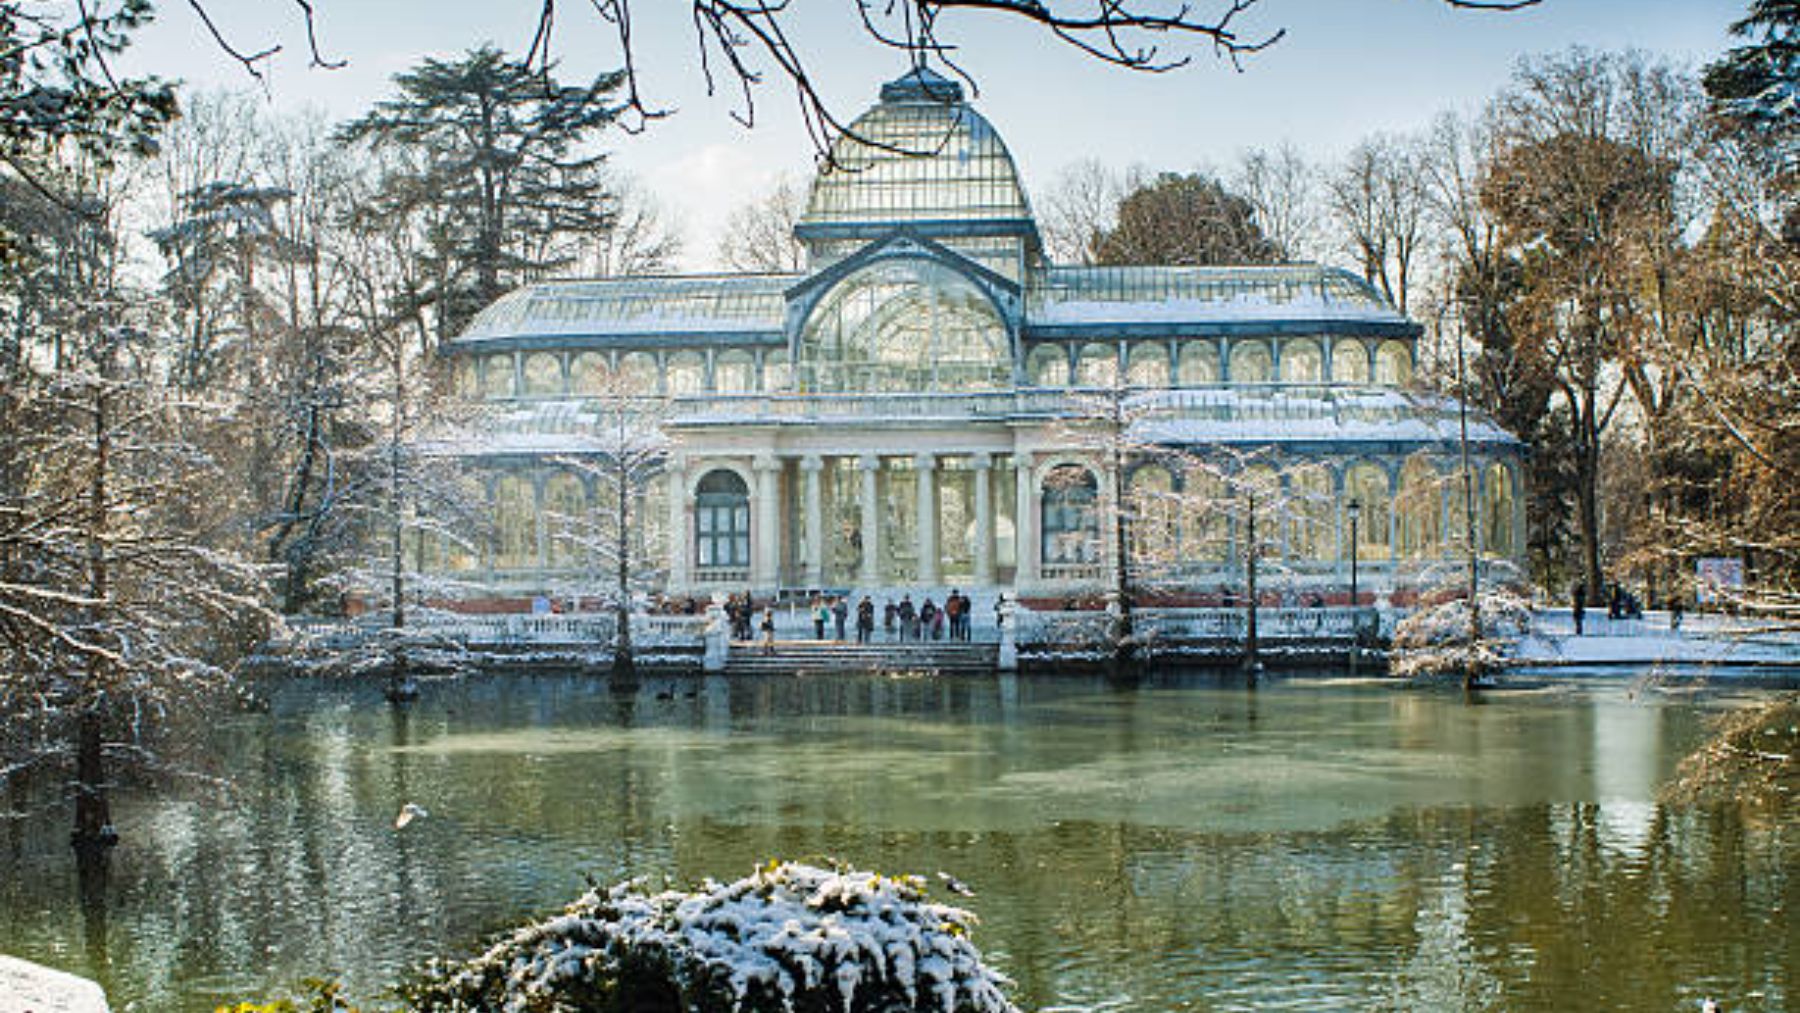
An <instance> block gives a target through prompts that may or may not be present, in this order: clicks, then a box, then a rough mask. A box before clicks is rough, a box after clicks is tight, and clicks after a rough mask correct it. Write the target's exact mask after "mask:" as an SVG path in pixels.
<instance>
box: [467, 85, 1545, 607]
mask: <svg viewBox="0 0 1800 1013" xmlns="http://www.w3.org/2000/svg"><path fill="white" fill-rule="evenodd" d="M853 130H854V132H855V133H856V134H857V135H860V137H862V138H866V139H867V140H869V141H873V142H876V143H875V144H874V145H869V144H865V143H862V142H859V141H856V140H850V139H846V140H844V141H842V142H840V144H839V146H838V148H837V150H836V152H835V157H836V161H837V163H838V164H839V165H840V166H841V167H842V168H839V169H835V170H827V171H825V172H822V173H821V174H820V175H819V177H818V178H817V180H816V181H815V182H814V184H813V188H812V193H811V197H810V201H809V204H808V207H807V211H806V214H805V216H804V218H803V219H802V220H801V221H800V223H799V225H798V226H797V227H796V229H795V232H796V235H797V237H798V238H799V239H800V240H801V242H802V243H804V244H805V246H806V248H807V250H808V252H809V254H810V261H811V263H810V269H809V270H808V271H806V272H805V273H799V274H777V275H709V276H689V277H641V278H609V279H603V280H597V281H566V282H546V283H542V284H536V285H531V286H527V287H526V288H523V289H520V290H518V291H516V292H513V293H511V294H510V295H507V296H506V297H504V298H502V299H501V300H499V301H498V302H496V303H495V304H494V305H493V306H490V307H489V308H488V309H487V310H486V311H484V312H483V313H482V314H481V315H480V316H479V317H478V318H477V319H476V321H475V322H474V324H473V325H472V326H471V327H470V328H469V330H468V331H467V333H465V334H463V335H462V336H461V337H460V338H459V339H457V340H456V341H455V342H453V343H452V344H451V345H450V347H449V352H450V354H451V355H453V356H455V357H456V358H457V359H458V364H459V368H460V369H461V370H462V375H463V380H464V382H465V383H466V384H467V385H468V389H471V390H474V391H478V392H480V394H481V395H482V396H483V397H485V398H487V399H490V400H492V401H494V402H496V403H497V407H498V408H499V409H500V411H499V413H498V420H497V421H496V422H495V424H494V427H495V428H494V432H493V434H492V436H491V439H490V440H488V442H487V446H486V448H485V450H484V452H483V454H482V459H483V461H484V462H485V470H484V472H483V473H484V481H486V482H487V483H488V485H489V488H490V490H491V492H492V494H493V501H494V504H495V510H496V518H497V526H498V529H499V534H498V537H497V539H496V545H495V549H494V551H493V552H492V553H491V555H490V556H489V557H488V558H486V559H484V560H481V561H479V562H476V561H473V560H470V561H466V565H470V566H479V567H480V568H481V569H482V570H483V571H485V573H486V575H487V577H488V579H490V580H492V581H493V582H494V583H495V584H497V585H500V586H505V587H511V588H514V589H518V590H524V589H527V588H529V587H533V586H541V585H547V584H550V583H553V582H554V578H555V576H556V574H557V572H558V571H562V570H567V569H568V568H569V567H571V566H572V565H573V564H574V562H575V560H573V559H571V558H570V553H568V552H567V551H564V550H562V549H560V548H559V544H560V543H559V540H558V539H556V538H555V537H553V536H551V535H550V534H548V533H547V532H546V531H545V530H544V527H545V525H544V523H543V521H542V518H543V517H544V516H545V515H546V514H547V513H549V512H552V511H553V510H571V509H573V510H579V509H581V504H582V503H583V502H584V500H583V497H584V496H591V494H592V492H593V491H594V490H592V489H584V488H583V487H582V486H581V484H580V483H579V482H578V481H576V480H574V479H573V478H572V477H571V476H569V475H566V474H561V475H559V474H558V466H557V464H556V462H555V457H556V455H557V454H558V453H561V452H566V451H567V450H568V446H567V445H566V444H564V443H561V442H559V441H560V440H561V439H562V438H563V437H572V436H578V435H579V433H580V430H581V429H582V427H583V425H584V422H583V420H584V413H583V405H582V399H583V396H584V394H586V395H592V394H593V393H594V392H595V390H596V389H597V385H598V384H599V383H600V379H601V378H602V377H603V376H605V375H607V373H608V372H609V371H617V372H618V373H619V374H621V375H623V376H625V377H628V378H631V380H632V382H633V383H634V384H635V385H636V386H637V387H639V388H641V389H643V390H647V391H648V390H660V391H662V392H665V393H667V394H668V395H671V396H672V397H673V398H674V404H675V407H674V417H673V420H672V421H671V422H670V423H669V426H668V431H669V433H670V436H671V438H672V441H673V446H674V449H673V451H672V452H671V454H670V455H669V457H668V459H667V466H666V469H665V475H664V480H663V481H662V482H661V483H660V484H659V485H658V487H657V488H656V489H655V490H653V493H652V497H651V498H652V499H654V500H656V501H657V502H656V504H655V505H654V506H652V507H650V510H651V511H652V513H653V514H654V516H655V517H656V518H657V519H658V521H659V524H658V525H657V526H658V528H659V537H661V538H664V539H667V538H668V536H669V533H671V532H672V533H673V534H674V537H673V539H672V540H671V541H669V542H668V543H667V544H666V546H665V548H666V551H659V552H657V553H656V554H655V555H654V558H656V559H658V560H659V561H660V560H667V585H668V586H669V587H670V588H671V589H675V590H685V591H699V590H708V589H725V588H730V589H737V588H742V587H746V586H749V587H754V588H756V589H758V590H760V591H768V590H772V589H775V588H778V587H779V588H819V587H835V588H846V587H874V586H894V585H947V584H956V585H962V586H971V585H973V586H978V587H979V586H997V585H1004V586H1016V587H1018V588H1019V589H1020V590H1021V592H1023V593H1027V594H1065V593H1068V592H1072V591H1076V590H1079V589H1085V588H1093V587H1095V586H1098V585H1099V584H1100V583H1102V582H1103V581H1104V579H1105V575H1106V573H1107V572H1108V570H1107V560H1108V557H1109V554H1110V552H1111V551H1112V546H1111V541H1112V540H1111V539H1108V538H1103V537H1101V534H1100V533H1101V531H1102V530H1103V529H1104V528H1105V527H1106V526H1107V525H1105V524H1104V523H1103V521H1102V518H1104V517H1106V516H1109V513H1108V511H1109V509H1110V500H1111V498H1112V490H1113V487H1114V486H1113V483H1112V481H1110V476H1108V475H1106V474H1105V473H1104V472H1103V470H1102V467H1103V465H1104V462H1103V461H1101V460H1098V459H1095V458H1093V457H1092V456H1091V455H1089V454H1084V453H1083V452H1082V451H1081V450H1079V449H1077V448H1075V447H1073V446H1072V445H1071V440H1070V439H1069V436H1068V435H1067V434H1068V428H1067V425H1066V423H1065V422H1063V421H1060V420H1059V416H1066V415H1067V414H1068V411H1069V409H1070V406H1071V405H1072V404H1076V403H1079V401H1080V399H1081V397H1082V396H1081V395H1079V394H1077V393H1072V392H1073V391H1075V390H1076V389H1078V388H1114V387H1116V385H1118V384H1120V383H1121V382H1122V383H1123V384H1124V385H1125V386H1127V387H1128V388H1129V389H1130V390H1131V391H1132V392H1133V394H1132V397H1133V399H1134V401H1133V403H1134V404H1135V405H1138V406H1143V405H1150V406H1152V407H1153V408H1154V410H1153V411H1150V412H1148V413H1147V414H1146V415H1144V417H1142V418H1139V417H1138V416H1136V415H1134V416H1133V419H1134V421H1133V425H1134V427H1135V428H1136V430H1137V434H1138V435H1139V436H1141V437H1143V438H1145V439H1149V440H1154V441H1155V442H1157V443H1160V444H1162V445H1168V446H1185V447H1191V448H1194V449H1195V450H1197V451H1199V452H1200V453H1203V454H1205V453H1210V452H1212V451H1215V450H1218V449H1219V448H1223V447H1259V446H1260V447H1266V448H1269V449H1270V450H1271V456H1272V458H1273V462H1272V464H1270V465H1259V466H1266V467H1272V468H1274V469H1275V471H1274V473H1273V478H1274V481H1275V482H1276V483H1277V484H1278V485H1279V486H1280V487H1281V488H1283V489H1284V490H1286V492H1287V494H1288V509H1286V510H1285V511H1284V512H1283V513H1282V514H1281V515H1280V516H1277V517H1274V518H1272V519H1270V520H1269V521H1268V522H1267V523H1270V524H1275V525H1278V526H1279V530H1280V537H1281V539H1282V544H1283V545H1284V547H1285V548H1284V551H1285V554H1286V556H1287V559H1288V562H1289V563H1291V566H1288V567H1285V568H1284V569H1285V570H1286V571H1287V572H1288V573H1290V574H1291V575H1292V576H1291V578H1289V579H1290V580H1291V582H1292V586H1297V587H1311V588H1319V589H1322V590H1330V589H1335V588H1338V587H1340V586H1342V585H1344V584H1346V583H1347V569H1348V559H1349V556H1350V553H1349V550H1348V547H1347V545H1346V544H1345V539H1346V537H1347V533H1348V522H1347V519H1346V512H1345V510H1344V509H1343V504H1344V503H1346V502H1347V501H1349V500H1350V499H1353V498H1354V499H1356V500H1357V501H1359V502H1360V504H1361V505H1362V509H1361V515H1360V524H1359V529H1358V530H1359V535H1360V537H1359V543H1360V545H1359V550H1358V555H1359V558H1360V561H1361V564H1362V567H1363V573H1364V576H1363V578H1362V579H1363V582H1364V583H1363V586H1364V587H1368V588H1374V589H1387V588H1395V587H1399V586H1403V585H1405V584H1407V583H1410V582H1413V581H1415V580H1417V579H1418V575H1419V574H1420V573H1421V572H1423V570H1424V569H1426V568H1427V566H1426V565H1425V564H1429V563H1430V562H1432V561H1434V560H1437V559H1440V558H1445V557H1449V556H1452V555H1455V554H1457V553H1459V552H1460V549H1457V548H1455V547H1454V546H1453V545H1452V537H1451V536H1452V534H1453V533H1457V534H1459V533H1460V532H1461V531H1462V529H1463V524H1462V521H1461V520H1460V518H1461V511H1460V507H1461V505H1462V502H1463V500H1462V497H1461V487H1460V484H1458V483H1451V482H1447V481H1444V480H1443V479H1444V477H1445V476H1446V475H1448V474H1450V473H1451V469H1452V468H1453V465H1454V451H1455V449H1456V447H1455V443H1454V440H1455V435H1456V418H1455V413H1454V407H1455V406H1454V404H1453V403H1450V402H1447V401H1445V400H1444V399H1441V398H1436V397H1432V396H1428V395H1422V394H1417V393H1413V392H1409V391H1407V390H1406V388H1407V387H1408V385H1409V382H1410V380H1411V370H1412V361H1413V345H1414V341H1415V340H1416V338H1417V336H1418V334H1419V328H1418V326H1417V325H1416V324H1414V323H1412V322H1411V321H1408V320H1407V319H1405V318H1404V317H1402V316H1401V315H1400V314H1399V313H1397V312H1395V310H1394V309H1393V308H1392V307H1391V306H1389V305H1388V304H1387V303H1385V302H1384V301H1382V299H1381V298H1380V297H1379V296H1378V295H1377V294H1376V293H1374V292H1373V291H1372V290H1371V289H1370V288H1369V286H1368V285H1366V284H1364V283H1363V282H1362V281H1361V280H1359V279H1357V278H1356V277H1354V276H1352V275H1350V274H1347V273H1345V272H1342V271H1338V270H1334V269H1330V268H1323V267H1319V266H1315V265H1293V266H1284V267H1258V268H1182V267H1104V268H1093V267H1065V266H1057V265H1051V264H1048V263H1046V262H1045V261H1044V259H1043V257H1042V253H1041V250H1040V245H1039V240H1038V233H1037V226H1036V224H1035V222H1034V221H1033V219H1032V215H1031V210H1030V207H1029V205H1028V203H1027V201H1026V198H1025V194H1024V191H1023V190H1022V189H1021V187H1020V183H1019V178H1018V175H1017V172H1016V170H1015V168H1014V166H1013V163H1012V159H1011V157H1010V156H1009V155H1008V153H1007V150H1006V147H1005V145H1004V144H1002V142H1001V140H1000V137H999V135H997V134H996V133H995V132H994V129H993V128H992V127H991V126H989V125H988V123H987V121H986V120H984V119H983V118H982V117H981V116H980V115H979V114H977V113H976V112H975V111H974V110H973V109H972V108H970V107H969V106H968V105H967V104H965V103H964V101H963V98H962V92H961V90H960V88H958V87H957V86H956V85H955V84H953V83H951V82H949V81H947V80H945V79H944V78H942V77H939V76H937V75H936V74H933V73H932V72H931V71H929V70H921V71H915V72H913V73H911V74H908V75H907V76H905V77H903V78H901V79H900V80H898V81H895V82H893V83H891V84H889V85H887V86H886V87H884V88H883V89H882V93H881V101H880V103H879V104H877V105H876V106H875V107H874V108H873V109H871V110H870V111H869V112H868V113H866V114H865V115H864V116H863V117H862V118H860V119H859V120H857V121H856V123H855V125H854V127H853ZM890 149H904V150H903V151H895V150H890ZM906 152H914V153H916V152H929V154H926V155H923V156H921V155H918V154H909V153H906ZM1471 436H1472V438H1473V440H1474V446H1475V454H1476V458H1477V461H1478V469H1479V475H1478V481H1479V495H1478V503H1479V510H1480V515H1479V528H1480V531H1481V532H1482V534H1483V536H1484V546H1483V548H1484V551H1485V552H1486V553H1487V554H1488V555H1490V556H1492V557H1496V558H1499V559H1505V560H1510V559H1513V558H1514V557H1517V556H1518V555H1519V554H1520V552H1521V547H1522V542H1523V538H1522V536H1521V531H1522V521H1521V512H1520V507H1519V504H1520V502H1521V498H1522V497H1521V496H1520V495H1519V492H1520V490H1519V487H1518V482H1519V472H1518V468H1517V458H1518V445H1517V443H1516V441H1514V440H1513V439H1512V438H1511V437H1509V436H1507V435H1506V434H1505V433H1503V432H1501V431H1500V430H1498V429H1497V428H1495V427H1494V426H1493V425H1492V424H1491V423H1489V422H1486V421H1485V420H1481V419H1477V420H1476V421H1475V424H1474V425H1473V426H1472V427H1471ZM1128 468H1129V471H1128V474H1127V476H1126V478H1125V482H1124V486H1125V488H1126V489H1127V490H1128V491H1129V492H1131V493H1133V494H1136V495H1141V498H1142V502H1143V503H1144V504H1146V505H1145V507H1144V509H1143V511H1142V513H1143V516H1142V519H1140V520H1139V521H1138V522H1137V523H1138V526H1139V529H1140V530H1139V532H1138V535H1137V538H1136V540H1135V542H1136V544H1137V545H1138V546H1140V547H1142V548H1143V549H1144V551H1147V552H1157V553H1160V554H1162V555H1163V556H1164V557H1166V558H1167V559H1168V560H1170V561H1172V562H1177V563H1179V566H1178V567H1176V570H1177V571H1178V572H1179V574H1180V576H1181V577H1182V579H1183V580H1185V581H1186V582H1187V583H1189V584H1190V585H1191V586H1193V587H1196V588H1201V589H1205V590H1209V591H1210V590H1212V589H1214V588H1217V587H1218V586H1220V585H1221V584H1235V579H1234V578H1233V577H1232V574H1234V573H1235V571H1236V568H1235V567H1233V566H1231V565H1230V564H1228V563H1227V562H1226V561H1227V560H1228V559H1230V558H1232V553H1233V539H1234V538H1235V537H1237V533H1236V526H1237V524H1238V522H1239V519H1240V517H1239V514H1237V513H1235V512H1234V511H1233V510H1232V509H1231V504H1230V503H1228V502H1227V500H1228V498H1229V497H1230V496H1231V495H1232V493H1231V492H1230V491H1229V490H1230V486H1229V485H1228V484H1227V483H1226V482H1224V481H1221V479H1220V478H1219V476H1218V475H1216V474H1210V473H1202V472H1199V471H1191V470H1188V469H1183V468H1180V467H1171V466H1169V465H1168V464H1165V463H1159V462H1156V461H1153V460H1148V459H1142V458H1139V457H1134V458H1133V459H1132V460H1131V462H1130V463H1129V465H1128ZM1453 489H1454V492H1455V495H1452V494H1451V493H1452V490H1453ZM1181 493H1185V494H1186V495H1184V496H1178V495H1176V494H1181ZM671 494H673V495H672V496H671ZM1149 494H1163V495H1149ZM1156 504H1163V506H1161V507H1158V506H1157V505H1156ZM1265 530H1267V529H1265Z"/></svg>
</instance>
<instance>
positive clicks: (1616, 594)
mask: <svg viewBox="0 0 1800 1013" xmlns="http://www.w3.org/2000/svg"><path fill="white" fill-rule="evenodd" d="M1587 604H1588V586H1587V584H1586V583H1578V584H1576V585H1575V587H1574V589H1573V590H1571V591H1570V592H1569V617H1570V618H1571V619H1573V620H1574V621H1575V635H1576V636H1578V637H1579V636H1581V631H1582V627H1583V626H1584V625H1585V624H1584V622H1583V620H1584V619H1586V617H1587ZM1681 615H1682V605H1681V598H1680V596H1679V595H1678V596H1676V597H1675V598H1674V599H1673V600H1672V601H1671V603H1670V605H1669V628H1670V629H1672V630H1675V629H1680V628H1681ZM1606 618H1608V619H1642V618H1644V605H1643V603H1642V602H1640V601H1638V598H1637V595H1634V594H1632V593H1631V592H1630V591H1627V590H1625V586H1624V585H1623V584H1620V583H1619V582H1617V581H1614V582H1613V585H1612V587H1611V589H1610V590H1609V591H1608V592H1607V595H1606Z"/></svg>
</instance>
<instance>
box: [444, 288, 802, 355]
mask: <svg viewBox="0 0 1800 1013" xmlns="http://www.w3.org/2000/svg"><path fill="white" fill-rule="evenodd" d="M800 277H801V276H800V275H796V274H752V275H726V274H720V275H683V276H674V277H641V278H608V279H598V280H588V281H552V282H540V283H538V284H535V285H527V286H525V287H524V288H521V289H517V290H515V291H513V292H510V293H508V294H507V295H504V296H502V297H501V298H500V299H498V300H496V301H495V302H494V304H493V305H491V306H489V307H488V308H487V309H484V310H482V311H481V313H480V314H478V315H477V316H476V317H475V320H474V321H473V322H472V323H470V324H469V327H468V329H467V330H465V331H464V332H463V333H462V336H461V338H460V339H459V340H464V341H469V340H480V339H485V338H511V337H522V336H529V335H538V334H545V335H556V334H566V335H590V334H591V335H608V334H617V335H642V334H672V333H733V332H767V331H775V332H779V331H780V330H781V329H782V325H783V323H784V321H785V317H786V309H787V302H786V297H785V296H784V294H783V293H784V292H785V290H786V289H787V287H788V286H790V285H792V284H793V283H794V282H795V281H797V280H799V278H800Z"/></svg>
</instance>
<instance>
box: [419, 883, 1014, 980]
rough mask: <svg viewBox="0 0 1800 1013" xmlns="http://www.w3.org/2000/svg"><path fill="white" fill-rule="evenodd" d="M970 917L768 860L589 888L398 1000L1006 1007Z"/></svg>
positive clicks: (906, 892) (909, 895) (901, 892)
mask: <svg viewBox="0 0 1800 1013" xmlns="http://www.w3.org/2000/svg"><path fill="white" fill-rule="evenodd" d="M974 923H975V917H974V915H972V914H970V913H969V912H967V911H964V910H962V909H960V908H956V907H951V906H948V905H944V904H939V903H935V902H933V901H931V900H929V899H928V898H927V896H926V887H925V882H924V881H923V880H921V879H919V878H918V877H915V876H900V877H891V876H883V875H880V874H878V873H873V872H859V871H853V870H848V869H822V868H817V867H815V866H810V865H798V864H791V863H774V862H771V863H770V864H769V865H767V866H765V867H763V868H760V869H758V870H757V871H756V872H755V873H753V874H751V875H750V876H747V877H745V878H744V879H740V880H737V881H736V882H733V883H725V884H720V883H716V882H713V881H711V880H708V881H706V882H705V883H703V884H701V887H700V889H698V890H696V891H693V892H686V891H681V890H665V891H663V892H660V893H650V892H648V891H646V890H645V889H644V888H643V887H642V886H641V884H639V883H637V882H628V883H624V884H621V885H619V886H615V887H613V888H611V889H609V890H604V891H603V890H592V891H590V892H588V893H587V894H586V895H584V896H582V897H581V898H580V899H579V900H577V901H575V902H574V903H573V904H571V905H569V907H568V908H567V909H566V910H565V911H564V912H563V913H562V914H561V915H559V916H556V917H554V918H550V919H548V920H546V921H542V922H538V923H535V924H532V925H527V926H525V927H524V928H521V929H519V930H517V931H516V932H514V933H513V934H512V935H511V936H510V937H508V938H506V939H504V940H502V941H500V942H499V943H497V944H496V945H494V946H493V947H492V948H491V949H489V950H488V951H487V952H486V953H484V954H482V955H480V956H478V957H476V958H474V959H472V960H469V961H467V962H466V963H461V964H452V965H448V966H438V967H434V968H433V969H432V970H431V971H430V972H429V976H428V977H427V979H426V980H424V981H422V982H420V983H418V984H415V985H413V986H410V987H408V988H407V989H406V990H405V995H406V998H407V1000H408V1002H409V1004H410V1005H411V1006H413V1008H415V1009H419V1010H435V1011H468V1010H484V1011H494V1013H499V1011H506V1013H527V1011H529V1013H561V1011H571V1013H572V1011H577V1010H580V1011H600V1013H607V1011H626V1010H629V1011H632V1013H665V1011H666V1013H775V1011H782V1013H901V1011H910V1010H917V1011H925V1010H931V1011H936V1013H1017V1011H1016V1008H1015V1007H1014V1006H1013V1005H1012V1003H1011V1002H1009V1001H1008V1000H1007V999H1006V997H1005V994H1004V992H1003V989H1004V987H1005V986H1007V985H1009V984H1010V982H1008V981H1007V979H1006V978H1005V977H1004V976H1003V975H1001V974H999V973H998V972H996V971H994V970H992V969H991V968H989V967H987V966H986V965H984V964H983V963H982V960H981V954H980V952H979V951H978V950H976V948H975V945H974V943H972V942H971V941H970V939H969V929H970V927H971V926H972V925H973V924H974Z"/></svg>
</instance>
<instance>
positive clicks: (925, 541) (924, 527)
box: [913, 454, 938, 586]
mask: <svg viewBox="0 0 1800 1013" xmlns="http://www.w3.org/2000/svg"><path fill="white" fill-rule="evenodd" d="M913 470H914V474H916V475H917V476H918V480H919V516H918V544H919V583H921V584H924V585H926V586H930V585H932V584H936V583H937V581H938V537H937V535H938V531H937V524H938V521H937V515H938V511H937V505H938V502H937V500H938V497H937V458H936V457H935V456H933V455H931V454H917V455H915V456H914V457H913Z"/></svg>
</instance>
